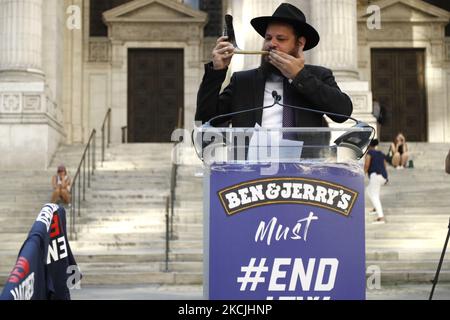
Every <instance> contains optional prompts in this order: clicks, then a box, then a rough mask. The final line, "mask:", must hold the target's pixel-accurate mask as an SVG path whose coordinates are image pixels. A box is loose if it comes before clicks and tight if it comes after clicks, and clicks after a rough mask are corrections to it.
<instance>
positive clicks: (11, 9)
mask: <svg viewBox="0 0 450 320" xmlns="http://www.w3.org/2000/svg"><path fill="white" fill-rule="evenodd" d="M42 2H43V0H15V1H10V0H0V78H3V79H4V78H5V77H7V78H11V77H13V78H19V79H27V80H29V79H30V76H33V77H36V76H38V78H39V77H40V78H42V77H43V72H42Z"/></svg>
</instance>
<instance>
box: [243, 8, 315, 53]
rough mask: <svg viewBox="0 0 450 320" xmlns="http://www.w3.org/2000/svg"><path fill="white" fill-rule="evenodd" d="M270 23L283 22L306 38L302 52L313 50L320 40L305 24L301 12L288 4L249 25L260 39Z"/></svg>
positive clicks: (312, 29) (253, 20)
mask: <svg viewBox="0 0 450 320" xmlns="http://www.w3.org/2000/svg"><path fill="white" fill-rule="evenodd" d="M271 22H284V23H288V24H290V25H292V26H293V27H294V28H295V29H296V30H297V32H298V33H299V34H301V35H302V36H304V37H305V38H306V44H305V47H304V48H303V50H304V51H306V50H309V49H312V48H314V47H315V46H316V45H317V44H318V43H319V40H320V37H319V33H318V32H317V31H316V29H314V28H313V27H312V26H311V25H309V24H308V23H306V18H305V15H304V14H303V12H302V11H301V10H300V9H298V8H297V7H295V6H293V5H292V4H289V3H282V4H280V6H279V7H278V8H277V9H276V10H275V12H274V13H273V15H272V16H265V17H257V18H254V19H252V21H250V23H251V24H252V26H253V28H255V30H256V32H258V33H259V34H260V35H261V36H262V37H265V36H266V29H267V26H268V25H269V23H271Z"/></svg>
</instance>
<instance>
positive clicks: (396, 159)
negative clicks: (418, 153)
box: [386, 132, 409, 169]
mask: <svg viewBox="0 0 450 320" xmlns="http://www.w3.org/2000/svg"><path fill="white" fill-rule="evenodd" d="M408 158H409V152H408V144H407V143H406V139H405V136H404V135H403V134H402V133H401V132H400V133H399V134H397V136H396V137H395V139H394V141H393V142H392V143H391V146H390V147H389V151H388V154H387V157H386V159H387V161H388V162H389V163H390V164H392V166H393V167H394V168H397V169H403V168H405V167H406V164H407V163H408Z"/></svg>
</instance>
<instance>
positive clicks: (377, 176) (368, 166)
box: [364, 139, 388, 224]
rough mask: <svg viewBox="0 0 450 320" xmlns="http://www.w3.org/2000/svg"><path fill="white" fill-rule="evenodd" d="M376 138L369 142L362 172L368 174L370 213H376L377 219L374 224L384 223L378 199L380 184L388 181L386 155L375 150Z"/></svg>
mask: <svg viewBox="0 0 450 320" xmlns="http://www.w3.org/2000/svg"><path fill="white" fill-rule="evenodd" d="M377 146H378V139H373V140H372V141H371V142H370V146H369V151H368V152H367V155H366V159H365V163H364V172H365V173H367V175H368V176H369V185H368V186H367V188H366V191H367V195H368V196H369V199H370V201H371V202H372V205H373V207H374V210H373V211H371V213H374V214H375V213H376V214H377V216H378V217H377V219H376V220H375V221H374V222H373V223H374V224H382V223H386V221H385V219H384V213H383V207H382V205H381V200H380V190H381V186H382V185H384V184H386V183H387V181H388V174H387V170H386V157H385V155H384V153H383V152H381V151H379V150H377Z"/></svg>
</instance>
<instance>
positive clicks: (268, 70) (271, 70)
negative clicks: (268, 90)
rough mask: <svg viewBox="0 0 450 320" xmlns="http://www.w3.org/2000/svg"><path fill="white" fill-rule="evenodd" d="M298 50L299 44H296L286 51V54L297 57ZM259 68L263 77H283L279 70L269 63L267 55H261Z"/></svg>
mask: <svg viewBox="0 0 450 320" xmlns="http://www.w3.org/2000/svg"><path fill="white" fill-rule="evenodd" d="M298 50H299V46H298V45H297V46H295V48H294V49H293V50H291V51H290V52H288V54H289V55H291V56H293V57H295V58H298ZM260 69H261V71H262V72H263V74H264V77H265V78H267V77H269V76H270V75H276V76H281V77H284V75H283V74H282V73H281V71H280V70H279V69H278V68H277V67H275V66H274V65H273V64H271V63H270V62H269V61H268V59H267V56H265V55H261V63H260Z"/></svg>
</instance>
